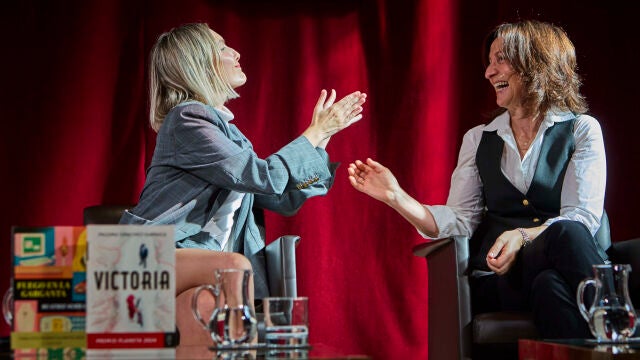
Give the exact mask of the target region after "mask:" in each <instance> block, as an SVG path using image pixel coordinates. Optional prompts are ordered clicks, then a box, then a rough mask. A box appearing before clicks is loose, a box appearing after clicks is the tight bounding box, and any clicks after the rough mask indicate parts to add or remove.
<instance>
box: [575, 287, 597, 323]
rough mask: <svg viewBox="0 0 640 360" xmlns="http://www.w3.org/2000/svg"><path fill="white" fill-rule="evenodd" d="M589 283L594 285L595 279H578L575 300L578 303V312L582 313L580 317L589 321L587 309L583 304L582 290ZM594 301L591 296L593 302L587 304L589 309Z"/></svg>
mask: <svg viewBox="0 0 640 360" xmlns="http://www.w3.org/2000/svg"><path fill="white" fill-rule="evenodd" d="M589 285H593V287H594V288H595V287H596V281H595V280H594V279H585V280H582V281H580V283H579V284H578V292H577V294H576V302H577V303H578V309H579V310H580V314H582V317H583V318H584V319H585V320H586V321H587V322H589V311H588V310H587V308H586V307H585V306H584V290H585V289H586V288H587V286H589ZM595 303H596V298H595V297H594V298H593V303H592V304H591V306H589V309H591V308H592V307H593V306H594V305H595Z"/></svg>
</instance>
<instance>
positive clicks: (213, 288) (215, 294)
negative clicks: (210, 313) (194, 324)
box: [191, 284, 220, 332]
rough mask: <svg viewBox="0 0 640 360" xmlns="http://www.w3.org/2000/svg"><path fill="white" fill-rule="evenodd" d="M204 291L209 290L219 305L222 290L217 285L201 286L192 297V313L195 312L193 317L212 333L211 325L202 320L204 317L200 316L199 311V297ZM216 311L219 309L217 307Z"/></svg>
mask: <svg viewBox="0 0 640 360" xmlns="http://www.w3.org/2000/svg"><path fill="white" fill-rule="evenodd" d="M202 290H207V291H208V292H210V293H211V295H212V296H213V299H214V300H215V302H216V305H217V303H218V295H219V294H220V289H219V288H218V286H216V285H211V284H205V285H200V286H198V287H197V288H196V291H195V292H194V293H193V296H192V297H191V312H193V316H194V317H195V318H196V321H198V322H199V323H200V325H202V327H203V328H204V329H205V330H206V331H208V332H210V331H211V329H209V325H208V324H207V323H206V322H205V321H204V319H203V318H202V315H201V314H200V310H199V309H198V296H200V292H202ZM216 309H217V306H216Z"/></svg>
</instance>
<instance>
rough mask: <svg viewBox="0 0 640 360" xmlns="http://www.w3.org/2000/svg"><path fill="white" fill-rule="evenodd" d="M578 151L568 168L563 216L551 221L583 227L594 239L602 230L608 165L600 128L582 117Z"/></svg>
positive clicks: (577, 126)
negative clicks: (601, 222)
mask: <svg viewBox="0 0 640 360" xmlns="http://www.w3.org/2000/svg"><path fill="white" fill-rule="evenodd" d="M574 139H575V146H576V148H575V151H574V153H573V155H572V157H571V160H570V162H569V164H568V166H567V171H566V173H565V176H564V182H563V184H562V194H561V199H560V202H561V208H560V215H559V216H557V217H554V218H551V219H549V220H547V221H546V222H545V223H544V225H551V224H553V223H554V222H556V221H559V220H574V221H578V222H581V223H583V224H584V225H585V226H586V227H587V228H588V229H589V231H591V234H592V235H594V234H595V233H596V232H597V231H598V228H599V227H600V219H601V217H602V210H603V206H604V194H605V188H606V182H607V171H606V169H607V162H606V154H605V149H604V140H603V136H602V129H601V128H600V124H599V123H598V122H597V121H596V119H594V118H593V117H591V116H588V115H581V116H580V117H579V118H578V119H577V120H576V124H575V128H574Z"/></svg>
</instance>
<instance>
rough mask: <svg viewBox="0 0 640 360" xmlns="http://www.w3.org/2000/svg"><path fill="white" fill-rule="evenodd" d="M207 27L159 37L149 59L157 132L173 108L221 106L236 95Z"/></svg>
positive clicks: (181, 29)
mask: <svg viewBox="0 0 640 360" xmlns="http://www.w3.org/2000/svg"><path fill="white" fill-rule="evenodd" d="M226 79H227V74H226V72H225V70H224V67H223V66H222V60H221V53H220V48H219V46H217V44H216V39H215V37H214V36H213V34H212V32H211V30H210V29H209V26H208V25H207V24H203V23H193V24H186V25H182V26H180V27H177V28H173V29H171V30H170V31H168V32H166V33H164V34H162V35H160V36H159V37H158V40H157V41H156V43H155V45H154V46H153V48H152V49H151V55H150V59H149V97H150V103H151V104H150V110H149V120H150V123H151V127H152V128H153V129H154V130H155V131H156V132H157V131H158V130H159V129H160V126H161V125H162V122H163V121H164V118H165V116H166V115H167V113H169V111H170V110H171V109H172V108H173V107H175V106H176V105H178V104H180V103H182V102H185V101H190V100H195V101H200V102H202V103H204V104H207V105H211V106H221V105H223V104H224V103H225V102H227V101H228V100H230V99H234V98H237V97H238V96H239V95H238V93H237V92H235V90H233V88H232V87H231V86H230V85H229V83H228V81H227V80H226Z"/></svg>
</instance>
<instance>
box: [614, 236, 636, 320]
mask: <svg viewBox="0 0 640 360" xmlns="http://www.w3.org/2000/svg"><path fill="white" fill-rule="evenodd" d="M607 255H609V260H611V262H612V263H614V264H629V265H631V274H629V284H628V285H629V296H630V297H631V303H632V304H633V306H634V307H635V308H636V309H640V238H636V239H631V240H625V241H616V242H614V243H613V244H612V245H611V247H610V248H609V249H608V250H607Z"/></svg>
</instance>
